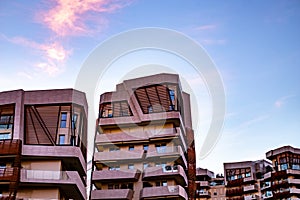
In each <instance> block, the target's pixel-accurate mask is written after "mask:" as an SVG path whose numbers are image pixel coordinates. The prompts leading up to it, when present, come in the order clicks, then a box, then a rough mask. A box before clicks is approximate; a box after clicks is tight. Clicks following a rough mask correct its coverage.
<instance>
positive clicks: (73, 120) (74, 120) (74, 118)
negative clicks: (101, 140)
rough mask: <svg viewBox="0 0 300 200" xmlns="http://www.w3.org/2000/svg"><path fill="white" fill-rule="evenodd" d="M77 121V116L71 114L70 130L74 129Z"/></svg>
mask: <svg viewBox="0 0 300 200" xmlns="http://www.w3.org/2000/svg"><path fill="white" fill-rule="evenodd" d="M77 119H78V114H73V115H72V128H73V129H76V124H77Z"/></svg>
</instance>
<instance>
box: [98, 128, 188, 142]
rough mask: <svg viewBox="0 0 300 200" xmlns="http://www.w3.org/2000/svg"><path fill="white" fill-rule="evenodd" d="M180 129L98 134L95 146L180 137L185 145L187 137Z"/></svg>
mask: <svg viewBox="0 0 300 200" xmlns="http://www.w3.org/2000/svg"><path fill="white" fill-rule="evenodd" d="M183 134H184V133H182V131H181V130H180V128H179V127H177V128H162V129H161V130H159V131H157V130H156V131H153V130H151V131H150V130H145V131H136V132H128V133H127V132H121V133H113V134H97V135H96V140H95V144H96V145H103V144H127V143H128V142H130V143H132V142H134V141H145V140H146V141H148V140H155V139H157V138H160V139H161V138H174V137H178V138H180V140H181V143H182V144H183V145H185V139H184V138H185V136H184V135H183Z"/></svg>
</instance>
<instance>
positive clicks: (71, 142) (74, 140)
mask: <svg viewBox="0 0 300 200" xmlns="http://www.w3.org/2000/svg"><path fill="white" fill-rule="evenodd" d="M70 144H71V146H75V144H76V137H75V136H74V135H71V137H70Z"/></svg>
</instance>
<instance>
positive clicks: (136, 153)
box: [94, 150, 145, 163]
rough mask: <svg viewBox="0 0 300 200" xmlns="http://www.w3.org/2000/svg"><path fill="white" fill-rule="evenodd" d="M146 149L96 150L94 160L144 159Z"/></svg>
mask: <svg viewBox="0 0 300 200" xmlns="http://www.w3.org/2000/svg"><path fill="white" fill-rule="evenodd" d="M144 157H145V155H144V150H132V151H127V150H124V151H122V150H120V151H109V152H95V155H94V161H96V162H101V163H110V162H116V161H118V162H121V161H137V160H141V159H144Z"/></svg>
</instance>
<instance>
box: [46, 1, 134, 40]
mask: <svg viewBox="0 0 300 200" xmlns="http://www.w3.org/2000/svg"><path fill="white" fill-rule="evenodd" d="M54 2H55V6H54V7H53V8H52V9H50V10H49V11H46V13H44V14H42V16H43V17H42V23H43V24H45V25H46V26H47V27H48V28H49V29H51V30H52V31H53V32H54V33H56V34H57V35H59V36H68V35H84V34H87V33H90V32H91V30H90V27H89V26H88V25H87V22H88V21H89V20H93V23H99V24H100V25H104V26H105V23H106V20H105V19H104V17H103V16H97V18H93V19H91V18H90V17H88V15H89V14H91V13H111V12H114V11H116V10H118V9H120V8H123V7H124V6H126V5H128V4H129V3H130V1H113V0H55V1H54Z"/></svg>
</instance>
